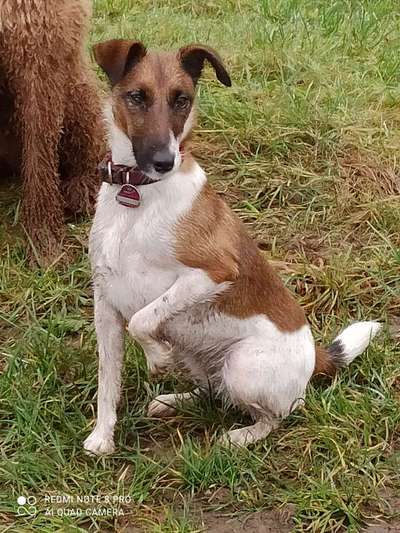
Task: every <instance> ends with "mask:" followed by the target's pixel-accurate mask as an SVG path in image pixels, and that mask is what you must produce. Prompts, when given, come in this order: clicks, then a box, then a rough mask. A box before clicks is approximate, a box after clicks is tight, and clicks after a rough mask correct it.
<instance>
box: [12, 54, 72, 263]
mask: <svg viewBox="0 0 400 533" xmlns="http://www.w3.org/2000/svg"><path fill="white" fill-rule="evenodd" d="M41 65H44V66H45V67H46V65H45V62H44V61H43V63H42V64H41ZM28 69H29V70H28ZM62 85H63V84H62V81H61V80H59V79H57V73H52V72H51V70H50V69H48V68H44V69H41V68H40V65H39V64H35V62H34V61H32V62H31V63H30V64H29V66H27V69H26V70H25V69H24V71H23V73H22V75H21V77H20V78H19V79H18V80H16V81H15V89H16V90H15V94H16V117H17V118H18V128H19V136H20V138H21V144H22V178H23V200H22V224H23V226H24V228H25V230H26V232H27V235H28V236H29V239H30V240H31V244H32V247H33V250H32V254H31V257H32V258H35V259H37V260H38V261H39V263H41V264H48V263H49V262H50V261H51V260H53V259H54V258H55V257H56V256H57V255H58V254H59V253H60V251H61V245H62V237H63V233H64V227H63V219H64V205H63V200H62V196H61V192H60V187H59V185H60V184H59V175H58V144H59V140H60V135H61V128H62V120H63V107H64V91H63V86H62ZM22 88H26V90H25V91H22Z"/></svg>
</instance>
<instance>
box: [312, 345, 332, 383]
mask: <svg viewBox="0 0 400 533" xmlns="http://www.w3.org/2000/svg"><path fill="white" fill-rule="evenodd" d="M336 372H337V368H336V365H335V364H334V361H333V360H332V357H331V356H330V354H329V352H328V350H327V349H326V348H323V347H322V346H316V347H315V368H314V372H313V376H316V375H317V374H323V375H325V376H330V377H333V376H334V375H335V374H336Z"/></svg>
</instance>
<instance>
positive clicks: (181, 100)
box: [174, 94, 190, 110]
mask: <svg viewBox="0 0 400 533" xmlns="http://www.w3.org/2000/svg"><path fill="white" fill-rule="evenodd" d="M189 105H190V99H189V98H188V97H187V96H185V95H184V94H180V95H179V96H177V98H176V99H175V103H174V107H175V109H179V110H182V109H187V108H188V107H189Z"/></svg>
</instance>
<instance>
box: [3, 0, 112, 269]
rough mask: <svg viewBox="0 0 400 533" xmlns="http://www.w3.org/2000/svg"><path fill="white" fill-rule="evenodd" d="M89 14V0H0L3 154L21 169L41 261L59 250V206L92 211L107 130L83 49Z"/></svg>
mask: <svg viewBox="0 0 400 533" xmlns="http://www.w3.org/2000/svg"><path fill="white" fill-rule="evenodd" d="M89 17H90V2H89V1H88V0H69V1H68V2H65V1H64V0H0V90H3V91H4V92H5V93H6V94H7V96H8V99H9V100H10V99H11V102H10V104H9V105H7V106H5V107H6V109H1V108H0V115H1V116H2V117H0V159H3V161H5V162H6V163H8V164H9V165H10V163H11V166H12V167H16V170H17V171H19V172H20V173H21V175H22V179H23V202H22V223H23V225H24V227H25V229H26V231H27V233H28V235H29V237H30V239H31V240H32V242H33V245H34V246H35V248H36V250H37V252H38V253H39V256H40V258H41V259H42V260H43V261H44V262H46V261H48V260H49V259H51V258H52V257H54V255H55V254H57V252H58V251H59V250H60V246H61V242H62V237H63V233H64V227H63V220H64V209H65V208H67V209H68V211H70V212H71V213H73V214H75V213H76V214H79V213H87V212H90V211H91V210H92V209H93V207H94V198H95V195H96V192H97V187H98V181H97V178H96V165H97V162H98V161H99V159H100V158H101V157H102V155H103V151H104V146H103V140H104V133H103V125H102V113H101V101H100V96H99V94H98V91H97V88H96V82H95V79H94V76H93V74H92V72H91V70H90V68H89V66H88V64H87V59H86V54H85V51H84V40H85V36H86V32H87V23H88V20H89ZM10 109H11V110H12V111H11V112H12V120H11V121H10ZM10 122H11V123H12V131H10V127H9V125H10ZM10 138H11V139H12V140H13V141H14V142H10ZM10 146H15V147H16V153H15V154H11V152H10ZM19 161H21V164H19ZM0 171H1V167H0Z"/></svg>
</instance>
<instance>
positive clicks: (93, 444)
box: [83, 429, 115, 455]
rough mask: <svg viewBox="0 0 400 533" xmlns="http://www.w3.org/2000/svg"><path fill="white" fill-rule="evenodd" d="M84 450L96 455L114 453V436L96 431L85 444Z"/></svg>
mask: <svg viewBox="0 0 400 533" xmlns="http://www.w3.org/2000/svg"><path fill="white" fill-rule="evenodd" d="M83 448H84V449H85V450H86V451H87V452H89V453H93V454H95V455H106V454H109V453H114V451H115V447H114V439H113V436H112V435H109V434H105V433H103V432H101V431H98V430H97V429H94V430H93V431H92V433H91V434H90V435H89V437H88V438H87V439H86V440H85V442H84V443H83Z"/></svg>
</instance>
